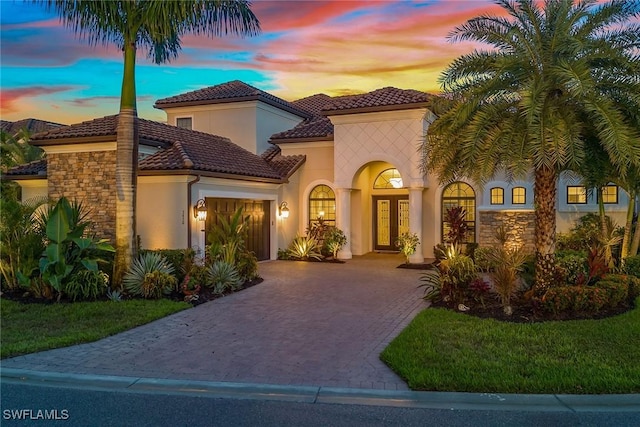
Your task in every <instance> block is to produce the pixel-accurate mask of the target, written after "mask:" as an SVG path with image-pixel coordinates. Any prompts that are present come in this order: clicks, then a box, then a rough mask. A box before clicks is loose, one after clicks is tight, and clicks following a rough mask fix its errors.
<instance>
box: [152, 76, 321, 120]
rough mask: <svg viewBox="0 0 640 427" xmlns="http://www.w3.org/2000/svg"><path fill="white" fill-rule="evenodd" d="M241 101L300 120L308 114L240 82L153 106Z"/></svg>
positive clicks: (164, 100) (188, 93)
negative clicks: (282, 112) (260, 102)
mask: <svg viewBox="0 0 640 427" xmlns="http://www.w3.org/2000/svg"><path fill="white" fill-rule="evenodd" d="M241 101H262V102H264V103H266V104H269V105H273V106H274V107H278V108H280V109H282V110H285V111H288V112H290V113H292V114H295V115H297V116H300V117H302V118H305V117H309V116H310V114H309V113H308V112H307V111H305V110H303V109H301V108H299V107H297V106H295V105H294V104H292V103H290V102H287V101H285V100H284V99H281V98H278V97H277V96H274V95H271V94H270V93H267V92H265V91H263V90H260V89H258V88H255V87H253V86H251V85H248V84H246V83H244V82H241V81H240V80H233V81H231V82H227V83H222V84H219V85H216V86H209V87H206V88H203V89H198V90H194V91H192V92H186V93H181V94H179V95H175V96H170V97H168V98H163V99H159V100H157V101H156V103H155V104H154V107H155V108H159V109H164V108H170V107H180V106H187V105H205V104H218V103H227V102H241Z"/></svg>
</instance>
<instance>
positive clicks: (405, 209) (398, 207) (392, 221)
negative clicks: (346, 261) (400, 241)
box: [372, 196, 409, 251]
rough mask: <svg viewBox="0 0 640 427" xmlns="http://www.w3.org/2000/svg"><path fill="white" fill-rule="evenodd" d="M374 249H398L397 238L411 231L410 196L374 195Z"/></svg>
mask: <svg viewBox="0 0 640 427" xmlns="http://www.w3.org/2000/svg"><path fill="white" fill-rule="evenodd" d="M372 210H373V249H374V250H376V251H397V250H398V248H397V247H396V239H397V238H398V236H399V235H401V234H402V233H406V232H408V231H409V197H408V196H373V209H372Z"/></svg>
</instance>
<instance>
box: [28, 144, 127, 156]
mask: <svg viewBox="0 0 640 427" xmlns="http://www.w3.org/2000/svg"><path fill="white" fill-rule="evenodd" d="M40 148H42V149H43V150H44V152H45V153H47V154H67V153H86V152H92V151H115V150H116V142H115V141H113V142H90V143H83V144H65V145H51V146H46V145H45V146H43V147H40Z"/></svg>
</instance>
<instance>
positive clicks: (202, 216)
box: [193, 199, 207, 221]
mask: <svg viewBox="0 0 640 427" xmlns="http://www.w3.org/2000/svg"><path fill="white" fill-rule="evenodd" d="M193 216H194V217H195V218H196V219H197V220H198V221H206V220H207V203H206V202H205V201H204V199H200V200H198V201H197V202H196V205H195V206H194V207H193Z"/></svg>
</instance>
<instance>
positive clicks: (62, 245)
mask: <svg viewBox="0 0 640 427" xmlns="http://www.w3.org/2000/svg"><path fill="white" fill-rule="evenodd" d="M87 214H88V212H87V211H86V210H85V208H84V206H83V205H82V203H80V202H76V201H74V202H73V203H70V202H69V201H68V200H67V199H66V198H65V197H62V198H60V199H59V200H58V202H57V203H56V204H55V206H53V208H50V209H49V210H48V211H47V213H44V214H43V215H42V216H41V217H40V219H39V223H40V226H41V227H43V228H44V229H45V230H46V237H47V246H46V249H45V251H44V253H43V254H42V257H41V258H40V263H39V267H40V274H41V275H42V278H43V280H44V281H45V282H47V283H49V284H50V285H51V287H53V289H55V290H56V291H57V292H58V298H59V297H60V296H61V294H60V292H61V291H63V290H64V285H65V284H66V281H67V280H68V279H69V277H71V276H72V275H73V274H74V273H77V272H79V271H81V270H83V269H86V270H92V271H97V270H98V262H99V261H101V258H100V256H101V255H102V253H104V252H113V250H114V249H113V247H112V246H111V245H110V244H109V243H108V242H107V240H106V239H100V240H96V239H94V238H92V237H88V236H86V229H87V228H88V227H89V226H90V225H91V223H90V222H89V221H85V219H86V216H87Z"/></svg>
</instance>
